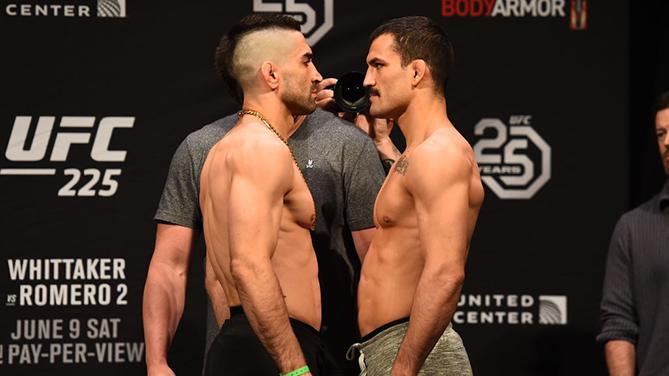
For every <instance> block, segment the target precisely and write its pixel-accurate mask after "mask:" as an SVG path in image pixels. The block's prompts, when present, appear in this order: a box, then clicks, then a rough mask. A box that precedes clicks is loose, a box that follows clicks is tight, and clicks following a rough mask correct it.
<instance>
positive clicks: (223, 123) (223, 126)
mask: <svg viewBox="0 0 669 376" xmlns="http://www.w3.org/2000/svg"><path fill="white" fill-rule="evenodd" d="M237 119H238V117H237V115H236V114H232V115H228V116H226V117H223V118H220V119H218V120H216V121H214V122H212V123H209V124H207V125H205V126H204V127H202V128H200V129H198V130H196V131H194V132H191V133H190V134H189V135H188V136H186V139H185V140H184V143H185V144H186V145H188V147H189V148H190V149H191V150H201V151H208V150H209V149H211V147H212V146H214V145H215V144H216V143H217V142H218V141H220V140H221V138H223V136H225V134H226V133H228V131H229V130H230V129H232V127H234V126H235V124H236V123H237Z"/></svg>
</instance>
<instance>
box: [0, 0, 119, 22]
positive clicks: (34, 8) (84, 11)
mask: <svg viewBox="0 0 669 376" xmlns="http://www.w3.org/2000/svg"><path fill="white" fill-rule="evenodd" d="M95 10H97V12H95ZM0 14H2V13H0ZM4 16H9V17H39V18H44V17H65V18H90V17H95V16H97V17H102V18H125V17H127V7H126V0H85V1H80V2H78V4H72V2H71V1H67V2H65V1H63V2H58V1H46V0H42V1H38V2H33V1H25V2H24V1H19V2H11V3H8V4H6V5H4Z"/></svg>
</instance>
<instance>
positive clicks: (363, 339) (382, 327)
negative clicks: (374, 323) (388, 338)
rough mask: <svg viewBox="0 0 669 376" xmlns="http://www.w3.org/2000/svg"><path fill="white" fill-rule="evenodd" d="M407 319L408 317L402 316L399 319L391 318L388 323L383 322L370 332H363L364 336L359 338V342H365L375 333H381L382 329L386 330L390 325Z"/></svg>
mask: <svg viewBox="0 0 669 376" xmlns="http://www.w3.org/2000/svg"><path fill="white" fill-rule="evenodd" d="M407 321H409V318H408V317H403V318H401V319H397V320H393V321H391V322H389V323H386V324H383V325H381V326H379V327H378V328H376V329H374V330H372V331H371V332H369V333H367V334H365V336H364V337H362V338H361V339H360V342H367V341H369V340H370V339H372V338H374V337H375V336H376V335H377V334H379V333H381V332H382V331H384V330H386V329H388V328H390V327H393V326H395V325H398V324H402V323H405V322H407Z"/></svg>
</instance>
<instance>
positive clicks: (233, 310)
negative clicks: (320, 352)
mask: <svg viewBox="0 0 669 376" xmlns="http://www.w3.org/2000/svg"><path fill="white" fill-rule="evenodd" d="M237 316H240V317H242V316H243V318H244V319H245V320H248V318H247V317H246V314H245V313H244V309H243V308H242V306H233V307H230V318H233V317H237ZM288 319H289V320H290V324H291V325H292V326H294V327H298V328H303V329H304V330H307V331H309V332H311V333H312V334H314V335H316V336H320V333H319V332H318V330H316V328H314V327H313V326H311V325H309V324H306V323H304V322H302V321H300V320H298V319H294V318H292V317H288Z"/></svg>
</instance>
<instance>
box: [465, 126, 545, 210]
mask: <svg viewBox="0 0 669 376" xmlns="http://www.w3.org/2000/svg"><path fill="white" fill-rule="evenodd" d="M531 120H532V116H529V115H513V116H511V117H510V118H509V124H510V125H511V126H510V127H507V126H506V124H504V123H503V122H502V121H501V120H500V119H494V118H484V119H481V120H480V121H479V122H478V123H477V124H476V126H475V127H474V135H475V136H477V138H478V141H477V142H476V144H475V145H474V152H475V153H476V160H477V162H478V164H479V168H480V170H481V180H482V181H483V182H484V183H485V184H486V185H487V186H488V188H490V189H491V190H492V191H493V192H495V194H496V195H497V197H499V198H501V199H530V198H532V197H533V196H534V195H535V194H536V193H537V191H539V189H541V187H543V186H544V185H545V184H546V182H548V180H550V178H551V147H550V146H549V145H548V143H546V141H545V140H544V139H543V138H542V137H541V136H539V134H538V133H537V132H536V131H535V130H534V129H533V128H532V127H531V126H530V123H531Z"/></svg>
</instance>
